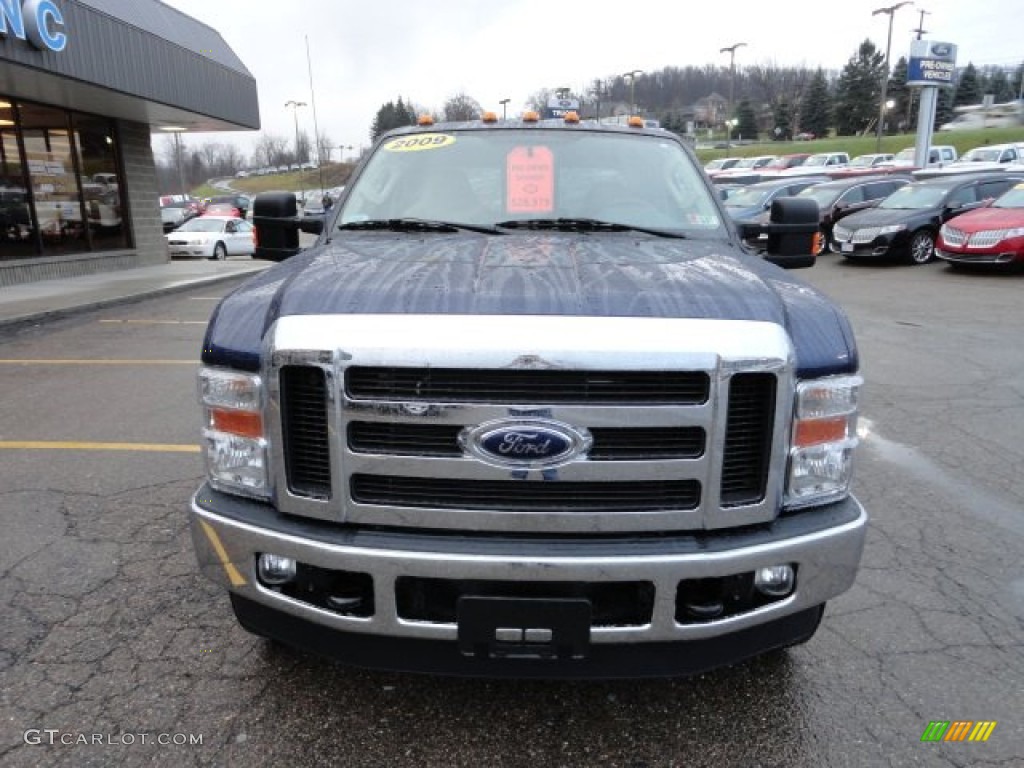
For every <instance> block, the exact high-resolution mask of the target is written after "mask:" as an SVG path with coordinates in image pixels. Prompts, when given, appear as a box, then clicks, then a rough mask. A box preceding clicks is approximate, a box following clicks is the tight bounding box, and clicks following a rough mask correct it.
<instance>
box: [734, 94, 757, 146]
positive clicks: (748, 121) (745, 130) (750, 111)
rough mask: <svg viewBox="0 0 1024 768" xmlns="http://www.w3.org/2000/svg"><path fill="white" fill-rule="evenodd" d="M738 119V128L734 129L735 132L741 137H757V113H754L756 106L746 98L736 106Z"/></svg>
mask: <svg viewBox="0 0 1024 768" xmlns="http://www.w3.org/2000/svg"><path fill="white" fill-rule="evenodd" d="M736 119H737V120H738V121H739V122H738V123H737V124H736V128H734V129H733V133H734V134H736V135H737V136H739V137H740V138H746V139H756V138H757V115H756V114H754V108H753V107H752V106H751V105H750V102H749V101H747V100H746V99H744V100H743V101H741V102H740V103H739V105H738V106H737V107H736Z"/></svg>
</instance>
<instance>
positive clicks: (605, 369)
mask: <svg viewBox="0 0 1024 768" xmlns="http://www.w3.org/2000/svg"><path fill="white" fill-rule="evenodd" d="M254 214H255V215H254V223H255V225H256V227H257V230H258V234H259V243H260V246H259V250H258V252H257V257H262V258H268V259H273V260H276V261H279V262H280V263H279V264H276V265H274V266H273V267H271V268H270V269H268V270H266V271H265V272H263V273H262V274H261V275H259V276H258V277H255V278H253V279H251V280H250V281H248V282H247V283H245V284H243V285H242V286H240V287H239V288H238V289H236V290H235V291H234V292H232V293H231V294H229V295H228V296H227V297H226V298H225V299H224V300H223V301H222V302H221V303H220V304H219V306H218V307H217V309H216V311H215V312H214V314H213V317H212V318H211V320H210V323H209V328H208V330H207V334H206V340H205V344H204V348H203V352H202V363H203V365H202V368H201V370H200V373H199V396H200V400H201V406H202V410H203V433H202V435H203V446H204V455H205V460H206V466H207V473H208V477H207V480H206V482H205V483H204V484H203V485H202V487H201V488H199V490H198V491H197V492H196V494H195V496H194V497H193V498H192V502H191V521H192V531H193V538H194V542H195V547H196V553H197V557H198V561H199V565H200V568H201V569H202V571H203V573H205V574H206V575H207V576H209V577H210V578H211V579H213V580H215V581H216V582H218V583H220V584H222V585H223V586H224V587H225V588H226V589H227V590H228V591H229V593H230V597H231V604H232V606H233V609H234V611H235V614H236V616H237V617H238V620H239V621H240V622H241V624H242V625H243V626H244V627H245V628H246V629H248V630H250V631H252V632H254V633H256V634H259V635H262V636H265V637H268V638H271V639H273V640H276V641H279V642H282V643H285V644H290V645H295V646H299V647H302V648H305V649H309V650H312V651H315V652H319V653H322V654H326V655H330V656H333V657H335V658H340V659H342V660H344V661H346V662H349V663H352V664H357V665H365V666H372V667H380V668H387V669H400V670H413V671H425V672H433V673H441V674H456V675H478V676H514V677H592V678H594V677H596V678H601V677H642V676H652V675H684V674H692V673H695V672H698V671H702V670H705V669H709V668H712V667H715V666H718V665H722V664H728V663H732V662H735V661H737V660H740V659H743V658H747V657H749V656H752V655H755V654H758V653H763V652H767V651H772V650H776V649H780V648H785V647H787V646H791V645H794V644H797V643H801V642H804V641H806V640H808V639H809V638H810V637H811V635H813V633H814V632H815V630H816V629H817V627H818V625H819V622H820V621H821V618H822V613H823V611H824V608H825V604H826V601H828V600H829V599H832V598H834V597H836V596H838V595H840V594H841V593H843V592H844V591H846V590H847V589H848V588H849V587H850V586H851V584H852V583H853V581H854V578H855V575H856V572H857V568H858V565H859V562H860V557H861V551H862V548H863V543H864V536H865V530H866V523H867V517H866V514H865V512H864V510H863V509H862V507H861V506H860V504H858V502H857V501H856V500H855V499H854V498H853V497H852V496H851V495H850V482H851V477H852V471H853V454H854V448H855V445H856V442H857V436H856V421H857V410H858V392H859V389H860V385H861V379H860V377H859V376H858V375H857V370H858V357H857V349H856V346H855V342H854V338H853V334H852V332H851V329H850V325H849V323H848V322H847V320H846V318H845V316H844V314H843V312H842V311H841V310H840V309H839V308H838V307H837V306H836V305H835V304H834V303H833V302H832V301H830V300H829V299H828V298H827V297H826V296H824V295H822V294H821V293H820V292H818V291H817V290H815V289H814V288H812V287H810V286H809V285H807V284H805V283H804V282H802V281H800V280H799V279H797V278H795V277H793V276H792V275H791V273H790V272H788V271H786V270H785V269H784V268H791V267H804V266H810V265H812V264H813V263H814V259H813V257H812V256H811V255H810V254H812V253H813V251H814V245H813V244H812V240H813V238H814V236H815V233H816V232H817V224H818V211H817V206H816V204H815V203H814V202H813V201H804V200H797V199H794V198H783V199H778V200H775V201H774V203H773V211H772V217H771V221H770V222H768V223H765V224H761V225H752V226H755V227H760V228H762V230H763V231H765V232H767V234H768V240H767V242H768V248H767V252H766V253H764V254H754V253H752V252H749V251H747V250H746V249H745V247H744V245H743V244H742V241H743V237H744V236H746V237H749V236H751V235H752V233H751V232H749V231H747V232H739V231H737V225H736V224H733V223H732V222H731V220H730V218H729V216H728V215H727V214H726V212H725V211H724V209H723V208H722V207H721V204H720V202H719V201H718V198H717V196H716V195H715V194H714V191H713V188H712V187H711V185H710V183H709V181H708V180H707V178H706V177H705V175H704V174H703V172H702V170H701V167H700V165H699V164H698V162H697V161H696V158H695V157H694V155H693V153H692V151H691V150H690V149H689V148H688V147H687V145H686V144H685V143H684V142H682V141H681V140H680V139H679V138H678V137H677V136H675V135H673V134H672V133H669V132H667V131H664V130H661V129H651V128H645V127H643V124H642V121H640V123H639V124H637V125H635V126H633V125H629V126H607V125H597V124H590V123H588V122H586V121H580V120H578V119H577V117H576V116H575V115H574V114H572V113H570V114H568V115H567V116H565V118H564V119H562V120H558V121H554V120H539V119H538V118H537V117H536V116H535V115H531V114H529V113H527V114H526V115H524V116H523V118H521V119H516V120H508V121H506V120H498V119H496V118H495V117H494V116H493V115H485V116H484V118H483V119H481V120H479V121H474V122H469V123H458V124H438V125H434V124H431V123H430V121H423V122H422V123H421V124H420V125H417V126H412V127H409V128H406V129H401V130H398V131H395V132H392V133H390V134H387V135H386V136H384V137H382V138H381V139H380V140H379V141H378V142H377V143H376V144H375V146H374V148H373V150H372V151H371V152H370V153H369V154H368V156H367V157H366V158H365V159H364V160H363V162H362V163H361V165H360V166H359V168H357V170H356V172H355V173H354V175H353V178H352V179H351V180H350V182H349V184H348V186H347V187H346V189H345V192H344V194H343V196H342V197H341V199H340V200H339V201H338V202H337V204H336V205H334V206H333V208H332V209H331V210H330V211H328V212H327V213H326V214H325V216H324V217H322V218H316V217H303V216H299V215H297V211H296V205H295V198H294V196H292V195H288V194H267V195H261V196H258V197H257V198H256V199H255V204H254ZM300 231H306V232H312V233H314V234H318V240H317V242H316V244H315V246H313V247H311V248H308V249H306V250H300V249H299V247H298V237H299V232H300Z"/></svg>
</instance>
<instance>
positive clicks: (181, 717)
mask: <svg viewBox="0 0 1024 768" xmlns="http://www.w3.org/2000/svg"><path fill="white" fill-rule="evenodd" d="M801 276H802V277H804V278H805V279H807V280H808V281H810V282H812V283H814V284H816V285H818V286H820V287H822V288H823V289H824V290H825V291H826V292H827V293H829V294H830V295H831V296H833V297H834V298H835V299H837V300H838V301H839V302H840V303H841V304H842V305H843V306H844V307H845V308H846V310H847V311H848V313H849V314H850V317H851V320H852V322H853V324H854V328H855V331H856V332H857V336H858V341H859V343H860V349H861V357H862V373H863V375H864V377H865V379H866V382H867V383H866V387H865V390H864V397H863V408H862V416H863V425H862V426H863V427H864V430H863V431H864V433H865V435H864V441H863V443H862V445H861V448H860V449H859V451H860V453H859V463H858V468H857V478H856V481H855V489H856V492H857V495H858V497H859V498H860V499H861V501H862V502H863V504H864V505H865V507H866V508H867V510H868V512H869V514H870V515H871V523H870V531H869V535H868V541H867V546H866V549H865V553H864V559H863V563H862V568H861V571H860V573H859V575H858V578H857V582H856V584H855V586H854V588H853V589H852V590H851V591H850V592H848V593H847V594H845V595H843V596H841V597H840V598H838V599H837V600H834V601H833V602H832V603H831V604H830V605H829V606H828V609H827V611H826V613H825V618H824V622H823V624H822V626H821V629H820V630H819V631H818V633H817V635H815V637H814V638H813V639H812V640H811V641H810V642H809V643H808V644H806V645H804V646H801V647H798V648H794V649H791V650H790V651H788V652H785V653H779V654H773V655H769V656H766V657H762V658H759V659H755V660H753V661H750V662H748V663H745V664H741V665H738V666H735V667H731V668H727V669H721V670H717V671H715V672H712V673H708V674H704V675H701V676H698V677H694V678H690V679H681V680H653V681H640V682H624V681H623V682H541V681H485V680H461V679H447V678H436V677H428V676H414V675H401V674H393V673H386V672H374V671H366V670H359V669H353V668H348V667H344V666H342V665H339V664H335V663H332V662H327V661H323V660H320V659H318V658H314V657H309V656H306V655H303V654H301V653H298V652H293V651H289V650H287V649H282V648H279V647H276V646H272V645H270V644H268V643H266V642H265V641H263V640H260V639H259V638H255V637H253V636H251V635H249V634H247V633H246V632H245V631H244V630H242V629H241V628H240V627H238V626H237V624H236V623H235V620H234V617H233V615H232V613H231V610H230V606H229V604H228V600H227V596H226V595H225V594H223V593H222V591H221V590H220V589H219V588H217V587H215V586H214V585H212V584H210V583H208V582H206V581H205V580H204V579H203V578H201V577H200V576H199V574H198V570H197V568H196V564H195V558H194V556H193V552H192V543H191V538H190V535H189V532H188V529H187V525H186V507H187V503H188V499H189V496H190V495H191V493H192V492H193V491H194V490H195V488H196V487H197V486H198V484H199V482H200V479H201V476H202V467H201V461H200V458H199V455H198V454H195V453H160V452H152V453H142V452H138V453H133V452H125V451H120V452H107V451H68V450H63V451H40V450H11V449H8V450H2V451H0V516H2V520H3V522H4V526H5V534H4V535H3V536H2V537H0V616H2V618H3V624H2V630H3V631H2V632H0V723H2V727H0V766H3V767H4V768H7V766H10V767H11V768H22V767H23V766H24V767H26V768H27V767H29V766H32V767H35V766H108V765H129V766H130V765H147V766H148V765H160V766H192V765H195V766H230V765H243V764H244V765H277V764H288V765H294V766H300V767H301V766H319V765H344V766H353V767H355V766H429V765H440V764H444V765H457V766H479V765H488V766H526V765H529V766H536V765H541V766H547V765H558V766H625V767H628V768H653V767H654V766H684V765H685V766H693V765H709V766H710V765H717V766H764V767H765V768H769V767H774V766H779V767H781V766H787V767H791V766H808V767H810V766H928V767H929V768H931V767H933V766H939V767H940V768H945V767H946V766H950V767H953V766H993V767H994V766H1004V767H1006V768H1009V766H1019V765H1024V714H1022V711H1024V707H1022V706H1021V702H1022V701H1024V653H1022V636H1024V634H1022V623H1024V559H1022V552H1024V476H1022V472H1021V467H1022V466H1024V441H1021V439H1020V436H1021V434H1024V345H1021V344H1020V343H1019V338H1018V337H1019V328H1018V326H1019V323H1020V319H1021V317H1022V311H1021V307H1020V296H1021V286H1022V284H1024V274H1009V275H988V274H970V273H968V274H961V273H957V272H953V271H952V270H950V269H949V268H948V267H946V266H945V265H940V264H930V265H927V266H924V267H904V266H900V265H892V264H879V265H876V264H870V265H854V264H845V263H841V262H838V261H837V260H836V257H834V256H825V257H823V258H822V259H820V263H819V264H818V266H817V267H816V268H815V269H812V270H806V271H805V272H803V273H801ZM228 287H229V286H221V287H219V288H217V289H216V291H218V292H220V293H223V292H225V291H226V290H227V289H228ZM212 299H213V295H212V292H211V289H209V288H207V289H200V290H197V291H194V292H191V293H183V294H179V295H176V296H170V297H163V298H159V299H152V300H148V301H145V302H140V303H138V304H134V305H126V306H123V307H119V308H117V309H109V310H104V311H103V312H96V313H87V314H83V315H79V316H76V317H74V318H67V319H64V320H59V321H54V322H52V323H47V324H43V325H41V326H39V327H37V328H34V329H27V330H23V331H21V332H19V333H11V334H8V335H5V336H0V358H3V359H5V360H10V359H22V358H32V359H53V358H68V357H74V358H83V359H84V358H119V359H130V358H140V359H149V360H156V359H162V360H173V359H184V360H191V359H195V358H196V357H197V354H198V349H199V346H200V342H201V338H202V326H201V325H184V324H179V325H166V326H165V325H142V326H135V325H129V324H116V323H113V324H101V323H100V322H99V320H100V319H118V318H120V319H131V318H139V317H145V318H175V319H179V320H196V319H205V318H206V317H207V316H208V314H209V312H210V310H212V308H213V305H214V304H213V301H212ZM194 370H195V369H194V367H193V366H189V365H178V366H144V365H139V366H125V367H123V368H116V369H106V368H104V369H102V370H97V369H96V368H83V367H71V366H60V367H48V368H47V367H40V366H36V365H0V386H2V387H3V391H4V393H5V396H4V398H3V400H2V401H0V440H5V441H11V440H81V441H106V442H112V441H119V440H123V441H146V442H151V443H169V444H177V443H182V444H185V443H195V442H196V441H197V435H198V422H199V418H198V409H197V407H196V405H195V395H194V392H195V386H194V381H193V379H194ZM932 720H975V721H978V720H995V721H998V726H997V727H996V728H995V730H994V732H993V733H992V735H991V737H990V739H989V740H988V742H986V743H967V742H963V743H941V744H933V743H921V741H920V738H921V735H922V733H923V731H924V730H925V728H926V726H927V725H928V723H929V721H932ZM47 731H49V732H51V734H48V733H47ZM26 732H30V735H29V737H28V739H27V738H26ZM93 735H97V736H101V737H102V739H101V741H102V743H84V744H83V743H72V744H62V743H61V739H62V738H64V739H65V740H69V741H72V742H76V741H79V740H80V739H82V738H84V739H85V741H86V742H88V741H90V740H91V739H92V738H93ZM178 735H181V736H183V737H185V738H186V740H187V739H188V738H192V737H195V736H196V735H199V736H200V737H201V739H202V743H201V744H189V743H185V744H175V743H170V744H156V743H153V742H154V741H155V740H156V739H157V738H158V737H160V736H167V737H170V738H171V739H172V740H173V739H174V738H177V737H178ZM51 736H52V739H53V740H54V741H55V742H56V743H53V744H50V743H49V742H48V739H50V738H51ZM143 737H145V741H146V742H147V743H142V739H143ZM29 740H38V741H40V742H42V743H26V742H27V741H29ZM129 742H131V743H129Z"/></svg>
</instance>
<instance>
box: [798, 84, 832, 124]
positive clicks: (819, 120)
mask: <svg viewBox="0 0 1024 768" xmlns="http://www.w3.org/2000/svg"><path fill="white" fill-rule="evenodd" d="M831 125H832V99H831V97H830V96H829V92H828V81H827V80H826V79H825V71H824V70H823V69H821V68H820V67H819V68H818V71H817V72H815V73H814V77H812V78H811V82H810V84H809V85H808V87H807V93H806V94H805V95H804V98H803V100H802V101H801V102H800V121H799V127H800V130H801V131H802V132H808V133H813V134H814V135H815V136H828V130H829V128H830V127H831Z"/></svg>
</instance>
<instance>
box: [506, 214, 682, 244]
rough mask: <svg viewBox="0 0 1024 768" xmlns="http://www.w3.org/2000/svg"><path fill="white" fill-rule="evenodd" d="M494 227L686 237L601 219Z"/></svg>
mask: <svg viewBox="0 0 1024 768" xmlns="http://www.w3.org/2000/svg"><path fill="white" fill-rule="evenodd" d="M494 226H496V227H499V228H501V229H534V230H540V229H556V230H558V231H560V232H643V233H644V234H647V235H655V236H656V237H675V238H679V239H683V240H685V239H686V235H683V234H680V233H679V232H670V231H668V230H665V229H652V228H650V227H637V226H634V225H632V224H619V223H617V222H614V221H602V220H601V219H586V218H559V219H510V220H509V221H499V222H498V223H497V224H495V225H494Z"/></svg>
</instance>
